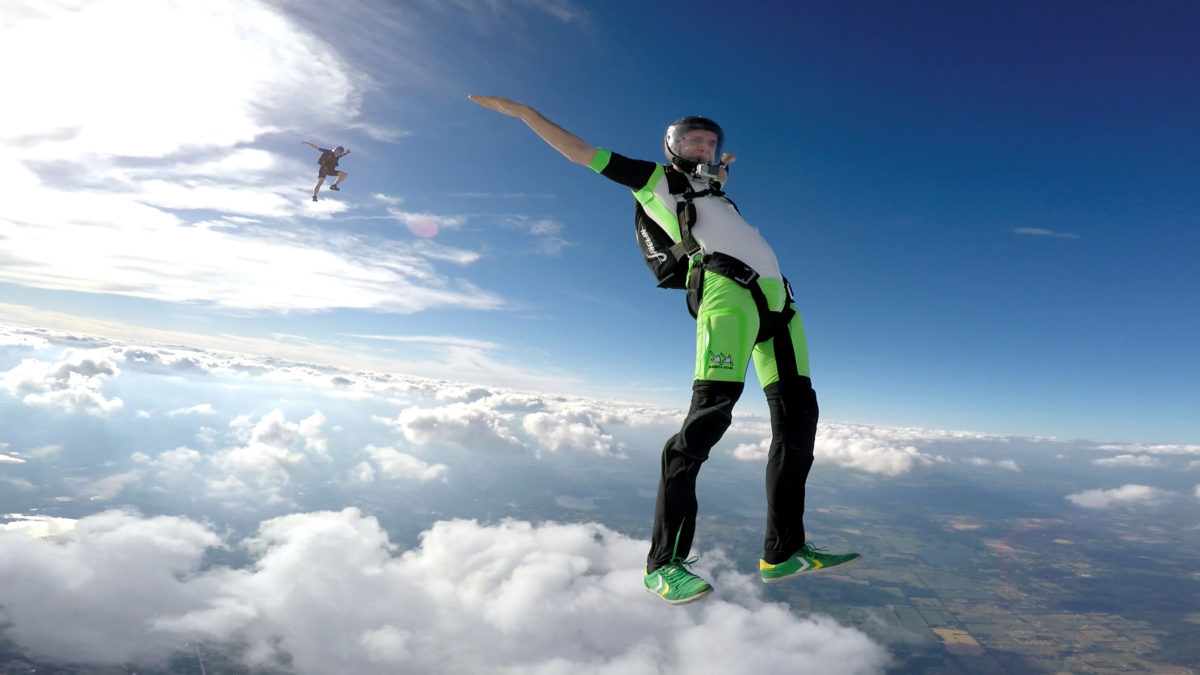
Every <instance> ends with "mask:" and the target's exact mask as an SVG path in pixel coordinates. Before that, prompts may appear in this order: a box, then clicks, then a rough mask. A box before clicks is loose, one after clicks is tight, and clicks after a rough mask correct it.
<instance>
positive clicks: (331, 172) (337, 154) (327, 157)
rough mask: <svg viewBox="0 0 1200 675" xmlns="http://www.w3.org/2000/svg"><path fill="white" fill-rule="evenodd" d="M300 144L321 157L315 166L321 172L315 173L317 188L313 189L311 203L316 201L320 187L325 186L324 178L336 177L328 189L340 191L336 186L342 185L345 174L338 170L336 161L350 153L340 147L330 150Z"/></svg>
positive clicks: (306, 143)
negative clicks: (318, 153) (316, 152)
mask: <svg viewBox="0 0 1200 675" xmlns="http://www.w3.org/2000/svg"><path fill="white" fill-rule="evenodd" d="M300 142H301V143H303V144H304V145H307V146H308V147H310V148H312V149H313V150H316V151H318V152H320V153H321V156H320V157H319V158H318V159H317V165H318V166H320V167H321V170H320V171H319V172H318V173H317V186H316V187H315V188H313V201H314V202H315V201H317V193H318V192H320V190H321V186H322V185H324V184H325V177H326V176H337V180H336V181H334V183H333V185H330V186H329V189H330V190H334V191H337V190H341V188H340V187H338V186H339V185H341V184H342V181H344V180H346V172H345V171H339V170H338V168H337V165H338V160H339V159H341V158H343V157H345V156H346V155H348V154H350V151H349V150H347V149H345V148H343V147H342V146H340V145H339V146H337V147H336V148H334V149H332V150H330V149H329V148H318V147H317V146H315V145H313V144H312V143H309V142H308V141H300Z"/></svg>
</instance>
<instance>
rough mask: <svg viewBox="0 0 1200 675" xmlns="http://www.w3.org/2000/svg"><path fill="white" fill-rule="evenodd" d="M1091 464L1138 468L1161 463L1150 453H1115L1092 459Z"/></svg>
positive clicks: (1155, 465) (1152, 466) (1158, 465)
mask: <svg viewBox="0 0 1200 675" xmlns="http://www.w3.org/2000/svg"><path fill="white" fill-rule="evenodd" d="M1092 464H1095V465H1096V466H1112V467H1140V468H1155V467H1160V466H1162V465H1163V463H1162V462H1161V461H1159V460H1158V458H1156V457H1152V456H1151V455H1117V456H1115V457H1105V458H1103V459H1094V460H1092Z"/></svg>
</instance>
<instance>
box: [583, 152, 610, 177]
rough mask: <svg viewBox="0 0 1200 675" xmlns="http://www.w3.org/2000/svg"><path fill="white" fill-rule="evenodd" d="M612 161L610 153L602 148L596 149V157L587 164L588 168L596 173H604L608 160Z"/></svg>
mask: <svg viewBox="0 0 1200 675" xmlns="http://www.w3.org/2000/svg"><path fill="white" fill-rule="evenodd" d="M610 159H612V152H611V151H609V150H605V149H604V148H596V155H595V156H594V157H592V161H590V162H588V168H589V169H591V170H592V171H595V172H596V173H600V172H601V171H604V168H605V167H606V166H608V160H610Z"/></svg>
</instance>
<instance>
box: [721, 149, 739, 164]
mask: <svg viewBox="0 0 1200 675" xmlns="http://www.w3.org/2000/svg"><path fill="white" fill-rule="evenodd" d="M736 161H737V155H731V154H729V153H728V152H726V153H725V154H723V155H721V163H722V164H726V165H729V164H733V163H734V162H736Z"/></svg>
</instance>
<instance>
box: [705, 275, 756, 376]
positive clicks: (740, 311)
mask: <svg viewBox="0 0 1200 675" xmlns="http://www.w3.org/2000/svg"><path fill="white" fill-rule="evenodd" d="M757 335H758V308H757V307H756V306H755V304H754V298H753V296H751V295H750V291H748V290H746V289H745V288H742V287H741V286H739V285H738V284H736V283H735V282H733V281H731V280H730V279H728V278H726V277H724V276H721V275H720V274H716V273H715V272H709V271H705V272H704V295H703V299H702V301H701V303H700V310H699V311H698V312H696V370H695V377H694V379H696V380H708V381H715V382H744V381H745V380H746V367H747V366H749V365H750V355H751V353H752V352H753V351H754V349H755V348H754V338H755V336H757Z"/></svg>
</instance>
